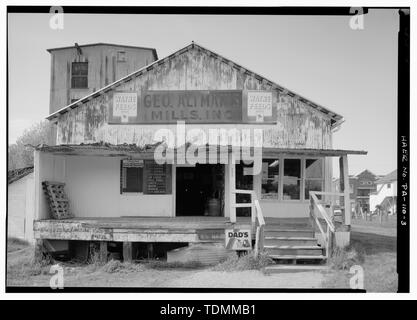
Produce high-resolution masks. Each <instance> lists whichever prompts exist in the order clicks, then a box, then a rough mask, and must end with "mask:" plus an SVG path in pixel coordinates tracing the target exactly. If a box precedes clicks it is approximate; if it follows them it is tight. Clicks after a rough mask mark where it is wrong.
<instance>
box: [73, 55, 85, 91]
mask: <svg viewBox="0 0 417 320" xmlns="http://www.w3.org/2000/svg"><path fill="white" fill-rule="evenodd" d="M74 64H83V65H87V74H86V75H81V74H75V75H74ZM88 73H89V72H88V61H73V62H72V63H71V89H88ZM74 78H85V79H86V80H87V81H86V84H87V85H86V86H85V87H76V86H74V81H73V79H74Z"/></svg>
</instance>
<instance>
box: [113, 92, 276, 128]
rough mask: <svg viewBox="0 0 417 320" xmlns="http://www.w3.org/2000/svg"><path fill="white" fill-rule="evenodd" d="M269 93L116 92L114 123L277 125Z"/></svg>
mask: <svg viewBox="0 0 417 320" xmlns="http://www.w3.org/2000/svg"><path fill="white" fill-rule="evenodd" d="M275 119H276V107H274V104H273V96H272V92H270V91H242V90H188V91H183V90H171V91H145V92H141V94H140V95H138V94H137V93H136V92H115V93H114V95H113V104H111V105H110V108H109V123H111V124H120V123H127V124H169V123H176V122H177V121H185V122H186V123H254V122H256V123H274V122H275V121H276V120H275Z"/></svg>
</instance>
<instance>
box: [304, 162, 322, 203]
mask: <svg viewBox="0 0 417 320" xmlns="http://www.w3.org/2000/svg"><path fill="white" fill-rule="evenodd" d="M323 184H324V177H323V160H322V159H306V160H305V189H304V199H305V200H308V199H309V198H310V191H323ZM317 197H318V198H319V199H321V196H317Z"/></svg>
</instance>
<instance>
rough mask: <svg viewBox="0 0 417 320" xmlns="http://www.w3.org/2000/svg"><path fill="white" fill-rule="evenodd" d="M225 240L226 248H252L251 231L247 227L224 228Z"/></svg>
mask: <svg viewBox="0 0 417 320" xmlns="http://www.w3.org/2000/svg"><path fill="white" fill-rule="evenodd" d="M225 241H226V243H225V246H226V249H228V250H252V239H251V231H250V230H249V229H226V230H225Z"/></svg>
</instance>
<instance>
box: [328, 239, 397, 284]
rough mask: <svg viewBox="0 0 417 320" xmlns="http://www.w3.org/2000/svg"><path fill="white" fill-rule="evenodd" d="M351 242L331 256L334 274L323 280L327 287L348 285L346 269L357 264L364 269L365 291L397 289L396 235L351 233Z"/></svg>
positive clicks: (348, 275)
mask: <svg viewBox="0 0 417 320" xmlns="http://www.w3.org/2000/svg"><path fill="white" fill-rule="evenodd" d="M351 237H352V239H351V245H350V246H349V247H348V248H346V249H345V250H338V251H336V252H335V255H334V256H333V257H332V258H331V259H330V266H331V267H332V269H333V271H334V272H333V274H332V275H331V276H330V277H329V278H327V279H326V281H325V282H324V287H326V288H349V279H350V277H351V276H352V275H351V274H349V269H350V267H351V266H353V265H355V264H356V265H360V266H362V268H363V270H364V289H365V290H366V291H367V292H396V291H397V287H398V275H397V271H396V263H397V253H396V241H397V239H396V238H395V237H388V236H383V235H377V234H371V233H359V232H352V233H351Z"/></svg>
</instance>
